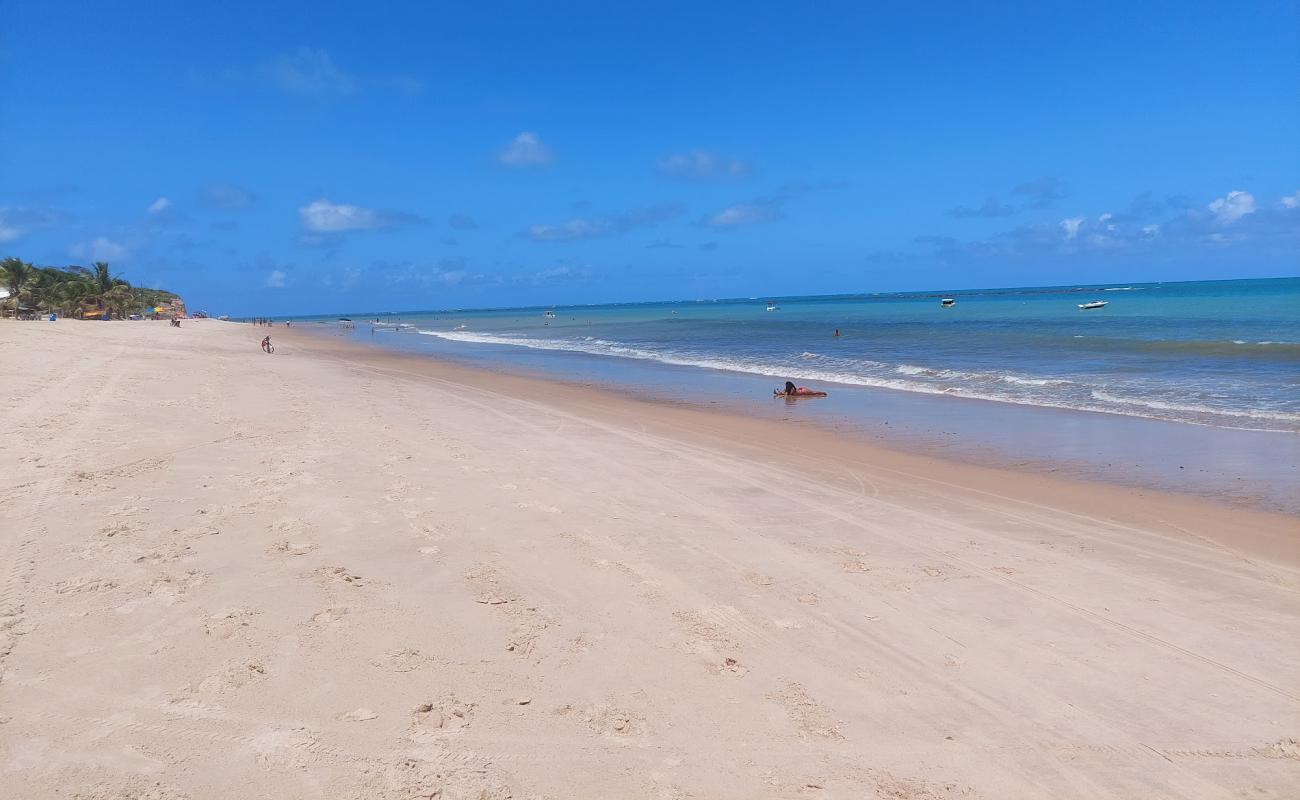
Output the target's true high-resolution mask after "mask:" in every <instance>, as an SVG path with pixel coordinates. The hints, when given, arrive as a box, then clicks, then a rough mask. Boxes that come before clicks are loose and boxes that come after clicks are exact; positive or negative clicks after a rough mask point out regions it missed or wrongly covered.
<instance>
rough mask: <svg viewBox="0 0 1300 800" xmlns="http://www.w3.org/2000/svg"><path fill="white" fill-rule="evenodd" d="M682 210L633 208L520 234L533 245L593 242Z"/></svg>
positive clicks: (535, 227) (676, 207)
mask: <svg viewBox="0 0 1300 800" xmlns="http://www.w3.org/2000/svg"><path fill="white" fill-rule="evenodd" d="M681 214H682V207H681V205H680V204H677V203H663V204H660V205H654V206H646V207H644V208H634V209H632V210H630V211H625V212H623V213H622V214H617V215H615V216H612V217H597V218H594V219H587V218H584V217H575V218H573V219H571V220H569V221H567V222H562V223H560V224H558V225H533V226H531V227H530V228H529V229H528V230H527V231H526V232H525V233H524V234H523V235H524V236H526V237H527V238H529V239H532V240H533V241H534V242H566V241H573V240H576V239H596V238H600V237H602V236H614V235H617V234H620V233H625V232H627V231H629V230H632V229H633V228H644V227H649V226H651V225H657V224H659V223H661V222H666V221H668V220H670V219H674V218H676V217H679V216H681Z"/></svg>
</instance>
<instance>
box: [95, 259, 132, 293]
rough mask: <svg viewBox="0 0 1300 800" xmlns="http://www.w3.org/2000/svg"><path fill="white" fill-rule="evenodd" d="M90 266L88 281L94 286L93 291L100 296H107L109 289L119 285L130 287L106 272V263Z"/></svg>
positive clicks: (96, 263) (99, 262)
mask: <svg viewBox="0 0 1300 800" xmlns="http://www.w3.org/2000/svg"><path fill="white" fill-rule="evenodd" d="M90 266H91V272H90V280H91V282H92V283H94V284H95V291H96V292H98V293H99V294H100V295H106V294H108V292H109V290H110V289H112V288H113V287H114V286H117V285H119V284H125V285H130V284H127V283H126V281H124V280H122V279H121V278H119V277H118V276H116V275H113V274H111V273H110V272H109V271H108V262H106V261H96V262H95V263H94V264H91V265H90Z"/></svg>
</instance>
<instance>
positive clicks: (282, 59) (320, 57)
mask: <svg viewBox="0 0 1300 800" xmlns="http://www.w3.org/2000/svg"><path fill="white" fill-rule="evenodd" d="M262 71H263V73H264V74H265V75H266V76H267V78H268V79H269V80H270V81H271V82H272V83H273V84H274V85H275V86H277V87H279V88H280V89H283V90H284V91H286V92H293V93H296V94H310V95H317V96H325V95H345V94H350V93H351V92H352V91H353V90H354V89H355V88H356V86H357V81H356V78H354V77H352V76H351V75H348V74H347V73H345V72H343V71H342V70H340V69H339V68H338V67H337V66H335V64H334V60H333V59H332V58H330V54H329V53H327V52H326V51H324V50H322V49H319V48H314V47H299V48H298V49H297V50H294V51H293V52H292V53H286V54H284V55H280V56H277V57H276V58H274V59H272V60H271V61H269V62H267V63H266V64H264V65H263V67H262Z"/></svg>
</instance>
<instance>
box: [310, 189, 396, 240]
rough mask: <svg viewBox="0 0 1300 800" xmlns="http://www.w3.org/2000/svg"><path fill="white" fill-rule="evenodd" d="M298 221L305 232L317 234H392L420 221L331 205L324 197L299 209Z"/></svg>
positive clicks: (394, 212) (372, 210) (356, 207)
mask: <svg viewBox="0 0 1300 800" xmlns="http://www.w3.org/2000/svg"><path fill="white" fill-rule="evenodd" d="M298 218H299V220H301V221H302V226H303V227H304V228H306V229H307V230H309V231H313V232H315V233H347V232H348V231H366V230H381V229H387V230H391V229H393V228H398V227H401V226H402V225H410V224H413V223H416V222H419V221H420V218H419V217H417V216H415V215H414V214H406V213H403V212H400V211H379V210H376V209H373V208H363V207H362V206H354V205H351V204H348V203H331V202H330V201H329V200H327V199H326V198H324V197H322V198H320V199H318V200H313V201H311V202H310V203H308V204H307V205H305V206H303V207H302V208H299V209H298Z"/></svg>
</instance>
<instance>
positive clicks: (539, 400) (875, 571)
mask: <svg viewBox="0 0 1300 800" xmlns="http://www.w3.org/2000/svg"><path fill="white" fill-rule="evenodd" d="M262 333H263V332H262V330H261V329H256V328H251V327H248V326H237V325H231V324H223V323H218V322H214V321H207V322H198V321H195V322H186V323H185V326H184V327H183V328H181V329H179V330H176V329H170V328H168V327H166V326H165V325H163V324H161V323H159V324H152V323H136V324H127V323H106V324H91V323H80V324H79V323H75V322H60V323H57V324H55V325H48V324H40V323H0V352H2V353H3V354H4V358H3V360H2V361H0V786H3V787H5V789H4V791H0V794H3V795H4V796H5V797H22V798H53V797H59V798H73V797H83V798H105V799H107V798H115V799H117V798H148V799H149V800H172V799H173V798H225V797H240V798H429V797H437V798H494V799H495V798H506V797H513V798H534V797H546V798H614V797H639V798H756V797H780V798H864V797H865V798H870V797H882V798H926V799H931V798H988V799H989V800H1003V799H1005V798H1294V797H1297V796H1300V743H1298V740H1300V624H1298V623H1300V571H1298V570H1297V565H1298V564H1300V554H1298V553H1297V541H1298V540H1300V526H1298V525H1297V522H1296V520H1293V519H1285V518H1279V517H1272V516H1266V515H1256V514H1249V513H1246V512H1240V511H1232V510H1225V509H1217V508H1214V507H1210V506H1208V505H1204V504H1197V503H1195V502H1193V501H1187V500H1183V499H1181V498H1168V497H1160V496H1156V495H1152V494H1149V493H1148V494H1142V493H1137V492H1124V491H1120V490H1115V489H1106V488H1097V487H1086V486H1079V485H1073V486H1071V485H1067V484H1063V483H1048V482H1046V481H1042V480H1039V479H1037V478H1033V477H1024V478H1016V477H1015V476H1013V475H1010V474H1008V473H997V472H993V471H988V470H977V469H973V468H969V467H960V466H956V465H945V464H942V463H939V462H934V461H927V460H923V459H913V458H909V457H907V456H894V455H890V454H888V453H885V452H883V451H879V450H874V449H872V448H870V447H868V446H865V445H854V444H845V443H843V442H840V443H838V445H834V444H833V437H830V436H827V437H825V438H824V439H823V440H818V439H815V438H811V439H810V438H809V437H812V436H814V435H813V434H809V433H807V432H804V431H800V430H792V429H790V427H789V426H782V425H780V424H777V423H770V422H760V421H753V420H739V419H731V418H727V417H724V416H722V415H717V414H708V413H706V412H701V411H693V410H689V409H677V408H662V407H657V406H651V405H649V404H645V403H639V402H636V401H633V400H629V399H624V398H619V397H616V396H612V395H603V394H601V395H593V394H579V393H577V392H576V391H575V390H574V389H572V388H570V387H564V386H560V385H556V384H545V383H540V382H532V381H527V380H524V379H513V378H504V377H493V376H485V375H482V374H476V373H473V372H469V371H466V370H460V369H457V368H453V367H449V366H446V365H434V364H420V363H417V362H415V361H414V360H412V359H401V358H397V357H387V358H380V357H378V356H375V357H373V358H371V359H370V360H363V359H362V357H361V356H359V355H358V353H357V351H356V350H355V349H352V348H348V347H344V346H336V345H335V344H334V343H332V342H328V341H324V340H315V339H312V338H309V337H307V336H306V335H297V336H293V337H286V336H284V335H282V334H281V333H280V332H279V331H277V332H275V335H276V339H277V345H278V352H277V353H276V354H275V355H274V356H264V355H262V354H261V353H260V352H258V349H257V341H258V339H260V337H261V335H262ZM471 387H472V389H473V390H472V391H471ZM754 441H761V442H763V443H764V444H765V446H766V447H765V449H764V450H762V451H760V450H758V449H745V448H744V446H743V445H741V444H736V443H737V442H754ZM810 441H811V442H813V443H814V444H815V443H816V442H818V441H824V442H825V446H824V447H809V446H808V445H809V442H810ZM800 444H802V447H801V448H800V449H803V450H806V451H811V452H816V453H819V457H818V458H817V459H815V460H810V461H808V462H807V463H806V464H802V465H800V466H799V468H796V465H794V464H792V463H789V462H787V463H784V464H783V463H780V462H777V461H774V460H773V457H772V456H771V455H770V453H772V452H788V451H789V450H788V448H792V447H795V446H798V445H800ZM763 453H768V455H763ZM1090 509H1091V510H1090Z"/></svg>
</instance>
